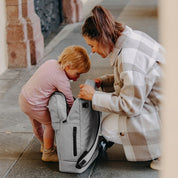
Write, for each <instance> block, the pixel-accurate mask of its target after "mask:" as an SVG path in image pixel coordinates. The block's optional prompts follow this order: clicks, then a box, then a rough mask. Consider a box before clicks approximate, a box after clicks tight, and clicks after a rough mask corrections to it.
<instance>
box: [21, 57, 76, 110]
mask: <svg viewBox="0 0 178 178" xmlns="http://www.w3.org/2000/svg"><path fill="white" fill-rule="evenodd" d="M55 91H60V92H62V93H63V94H64V95H65V96H66V99H67V103H68V104H69V106H72V104H73V102H74V99H73V95H72V91H71V86H70V81H69V79H68V77H67V76H66V73H65V71H64V70H63V69H62V68H61V66H60V64H59V63H58V62H57V61H56V60H54V59H51V60H48V61H46V62H45V63H43V64H42V65H41V66H40V67H39V68H38V69H37V71H36V72H35V73H34V74H33V76H32V77H31V78H30V79H29V80H28V82H27V83H26V84H25V85H24V86H23V88H22V94H23V95H24V97H25V98H26V100H27V101H28V102H29V103H30V104H31V105H34V106H35V110H43V109H46V106H47V105H48V101H49V98H50V96H51V94H52V93H53V92H55Z"/></svg>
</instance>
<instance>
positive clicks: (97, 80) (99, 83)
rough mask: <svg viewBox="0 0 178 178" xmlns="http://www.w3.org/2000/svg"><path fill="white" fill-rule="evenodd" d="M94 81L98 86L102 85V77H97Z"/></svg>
mask: <svg viewBox="0 0 178 178" xmlns="http://www.w3.org/2000/svg"><path fill="white" fill-rule="evenodd" d="M94 81H95V83H96V86H97V88H99V87H101V83H102V81H101V79H100V78H96V79H94Z"/></svg>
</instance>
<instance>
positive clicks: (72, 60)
mask: <svg viewBox="0 0 178 178" xmlns="http://www.w3.org/2000/svg"><path fill="white" fill-rule="evenodd" d="M89 69H90V60H89V57H88V54H87V52H86V50H85V49H84V48H83V47H81V46H69V47H67V48H65V49H64V51H63V52H62V53H61V55H60V56H59V58H58V61H57V60H54V59H51V60H48V61H46V62H45V63H44V64H42V65H41V66H40V67H39V68H38V69H37V71H36V72H35V73H34V74H33V76H32V77H31V78H30V79H29V80H28V82H27V83H26V84H25V85H24V86H23V87H22V90H21V93H20V96H19V105H20V107H21V110H22V111H23V112H24V113H25V114H27V115H28V117H29V119H30V121H31V123H32V127H33V131H34V134H35V135H36V137H37V138H38V140H39V141H40V143H41V152H42V153H43V154H42V160H43V161H50V162H58V156H57V152H56V148H55V146H54V130H53V128H52V124H51V117H50V113H49V110H48V107H47V106H48V101H49V98H50V96H51V94H52V93H54V92H55V91H60V92H62V93H63V94H64V95H65V96H66V99H67V103H68V105H69V107H71V106H72V104H73V102H74V99H73V95H72V92H71V87H70V81H69V80H73V81H76V80H77V78H79V77H80V74H82V73H86V72H88V71H89ZM43 126H44V129H43Z"/></svg>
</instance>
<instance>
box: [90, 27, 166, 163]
mask: <svg viewBox="0 0 178 178" xmlns="http://www.w3.org/2000/svg"><path fill="white" fill-rule="evenodd" d="M108 58H109V59H110V63H111V66H112V67H113V69H114V74H110V75H109V74H108V75H104V76H102V77H101V79H102V85H103V88H107V87H108V88H109V87H111V86H113V88H114V91H113V92H109V93H106V92H103V91H96V92H95V94H94V95H93V99H92V106H93V109H95V110H98V111H102V112H109V113H115V114H117V115H115V116H117V117H118V120H119V122H118V128H119V132H120V135H121V137H120V138H121V142H122V145H123V148H124V152H125V155H126V158H127V159H128V160H129V161H147V160H153V159H155V158H158V157H159V156H160V129H161V126H160V104H161V100H162V89H161V77H162V64H164V56H163V48H162V46H161V45H160V44H159V43H157V42H156V41H155V40H153V39H152V38H151V37H149V36H148V35H146V34H145V33H143V32H140V31H134V30H132V29H131V28H130V27H128V26H125V30H124V32H123V33H122V35H121V36H120V37H119V38H118V40H117V42H116V45H115V48H114V50H113V52H111V53H110V54H109V55H108Z"/></svg>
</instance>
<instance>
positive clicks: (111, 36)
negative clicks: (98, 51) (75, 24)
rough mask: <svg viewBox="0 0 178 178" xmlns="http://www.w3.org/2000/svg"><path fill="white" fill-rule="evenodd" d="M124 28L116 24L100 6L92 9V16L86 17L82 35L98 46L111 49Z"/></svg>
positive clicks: (110, 15)
mask: <svg viewBox="0 0 178 178" xmlns="http://www.w3.org/2000/svg"><path fill="white" fill-rule="evenodd" d="M123 30H124V27H123V25H122V24H121V23H119V22H117V21H116V20H115V19H114V17H113V16H112V14H111V13H110V12H109V11H108V10H107V9H105V8H104V7H102V6H95V7H94V8H93V9H92V16H90V17H88V18H87V19H86V21H85V23H84V25H83V27H82V35H83V36H87V37H89V38H90V39H92V40H97V41H98V42H99V43H100V44H103V45H109V46H110V47H111V49H113V47H114V45H115V43H116V41H117V39H118V37H119V36H120V35H121V33H122V32H123Z"/></svg>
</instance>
